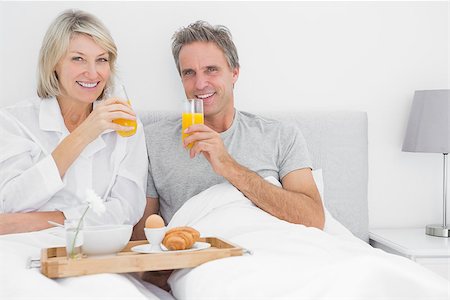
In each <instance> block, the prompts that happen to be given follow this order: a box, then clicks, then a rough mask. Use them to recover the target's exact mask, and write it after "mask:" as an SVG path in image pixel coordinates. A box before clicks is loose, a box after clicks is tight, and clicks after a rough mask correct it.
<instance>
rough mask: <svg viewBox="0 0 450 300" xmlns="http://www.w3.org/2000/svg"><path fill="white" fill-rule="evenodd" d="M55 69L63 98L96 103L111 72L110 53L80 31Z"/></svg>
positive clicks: (60, 96) (59, 97) (60, 97)
mask: <svg viewBox="0 0 450 300" xmlns="http://www.w3.org/2000/svg"><path fill="white" fill-rule="evenodd" d="M55 71H56V74H57V75H58V81H59V88H60V91H61V94H60V95H58V99H59V100H60V101H61V100H63V101H75V102H82V103H92V102H94V101H95V100H97V99H98V97H99V96H100V94H101V93H102V91H103V89H104V88H105V85H106V82H107V81H108V79H109V76H110V75H111V68H110V65H109V54H108V52H107V51H106V50H105V49H103V48H102V47H100V46H99V45H98V44H97V43H96V42H95V41H94V39H93V38H92V37H90V36H88V35H85V34H76V35H74V36H73V37H72V39H71V40H70V43H69V48H68V50H67V53H66V54H65V55H64V56H63V57H62V58H61V59H60V61H59V62H58V63H57V65H56V67H55Z"/></svg>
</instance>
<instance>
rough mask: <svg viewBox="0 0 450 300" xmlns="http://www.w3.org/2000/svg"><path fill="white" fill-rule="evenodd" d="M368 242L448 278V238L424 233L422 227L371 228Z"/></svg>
mask: <svg viewBox="0 0 450 300" xmlns="http://www.w3.org/2000/svg"><path fill="white" fill-rule="evenodd" d="M369 238H370V240H369V243H370V245H372V246H373V247H375V248H379V249H382V250H384V251H386V252H389V253H393V254H397V255H401V256H404V257H407V258H409V259H411V260H412V261H415V262H417V263H419V264H421V265H423V266H424V267H426V268H428V269H430V270H431V271H433V272H435V273H437V274H439V275H441V276H443V277H444V278H446V279H448V280H450V238H441V237H435V236H430V235H427V234H425V227H424V228H399V229H371V230H370V232H369Z"/></svg>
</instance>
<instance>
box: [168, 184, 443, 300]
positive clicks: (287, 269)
mask: <svg viewBox="0 0 450 300" xmlns="http://www.w3.org/2000/svg"><path fill="white" fill-rule="evenodd" d="M268 180H269V181H271V182H272V183H274V184H278V185H279V183H278V182H277V181H276V180H275V179H274V178H268ZM184 225H188V226H192V227H194V228H196V229H197V230H199V231H200V232H201V233H202V236H218V237H222V238H224V239H226V240H229V241H231V242H234V243H236V244H238V245H240V246H242V247H245V248H247V249H249V250H251V251H252V252H253V255H244V256H239V257H232V258H226V259H220V260H214V261H211V262H208V263H205V264H203V265H201V266H199V267H196V268H193V269H184V270H178V271H175V272H174V273H173V274H172V276H171V277H170V279H169V284H170V286H171V288H172V294H173V295H174V296H175V297H176V298H177V299H179V300H181V299H358V300H360V299H427V300H428V299H434V300H437V299H442V300H444V299H445V300H448V299H449V290H448V287H449V282H448V281H447V280H445V279H444V278H442V277H440V276H438V275H436V274H434V273H432V272H431V271H429V270H427V269H425V268H423V267H422V266H420V265H418V264H416V263H414V262H412V261H410V260H408V259H406V258H403V257H400V256H396V255H392V254H387V253H385V252H383V251H381V250H379V249H374V248H372V247H371V246H370V245H368V244H366V243H365V242H363V241H361V240H360V239H358V238H356V237H354V236H353V235H352V234H351V233H350V232H349V231H348V230H346V229H345V228H344V227H343V226H342V225H341V224H340V223H339V222H337V221H336V220H335V219H334V218H333V217H332V216H331V215H330V214H329V213H328V212H326V225H325V231H321V230H318V229H315V228H308V227H305V226H302V225H296V224H291V223H288V222H285V221H282V220H280V219H277V218H275V217H273V216H271V215H269V214H267V213H265V212H264V211H262V210H260V209H259V208H257V207H256V206H254V205H253V204H252V203H251V202H250V201H249V200H248V199H247V198H246V197H244V196H243V194H242V193H240V192H239V191H238V190H237V189H236V188H234V187H233V186H232V185H230V184H228V183H223V184H220V185H217V186H213V187H211V188H210V189H208V190H206V191H204V192H202V193H200V194H199V195H197V196H195V197H193V198H191V199H190V200H189V201H188V202H187V203H186V204H185V205H184V206H183V207H182V208H181V209H180V210H179V211H178V212H177V213H176V214H175V216H174V217H173V219H172V220H171V222H170V224H169V227H174V226H184Z"/></svg>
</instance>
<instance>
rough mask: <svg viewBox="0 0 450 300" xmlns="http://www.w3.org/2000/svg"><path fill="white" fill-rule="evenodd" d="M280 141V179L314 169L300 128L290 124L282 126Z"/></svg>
mask: <svg viewBox="0 0 450 300" xmlns="http://www.w3.org/2000/svg"><path fill="white" fill-rule="evenodd" d="M279 139H280V140H279V154H280V155H279V157H278V166H279V174H280V179H282V178H283V177H284V176H286V175H287V174H288V173H290V172H292V171H295V170H299V169H304V168H311V169H312V160H311V157H310V155H309V151H308V146H307V144H306V140H305V138H304V137H303V134H302V132H301V130H300V128H299V127H298V126H296V125H294V124H290V123H289V124H287V123H285V124H282V126H281V129H280V135H279Z"/></svg>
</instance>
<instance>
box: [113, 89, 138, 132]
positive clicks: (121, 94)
mask: <svg viewBox="0 0 450 300" xmlns="http://www.w3.org/2000/svg"><path fill="white" fill-rule="evenodd" d="M108 94H109V95H108V97H117V98H119V99H121V100H122V101H125V102H127V103H128V104H129V105H130V106H131V101H130V98H128V95H127V91H126V90H125V86H124V85H122V84H118V85H116V86H115V87H114V88H113V89H112V91H110V92H109V93H108ZM113 122H114V123H116V124H119V125H122V126H127V127H133V130H130V131H122V130H118V131H117V134H118V135H120V136H123V137H129V136H132V135H134V134H135V133H136V129H137V122H136V120H128V119H115V120H113Z"/></svg>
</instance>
